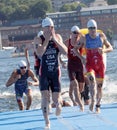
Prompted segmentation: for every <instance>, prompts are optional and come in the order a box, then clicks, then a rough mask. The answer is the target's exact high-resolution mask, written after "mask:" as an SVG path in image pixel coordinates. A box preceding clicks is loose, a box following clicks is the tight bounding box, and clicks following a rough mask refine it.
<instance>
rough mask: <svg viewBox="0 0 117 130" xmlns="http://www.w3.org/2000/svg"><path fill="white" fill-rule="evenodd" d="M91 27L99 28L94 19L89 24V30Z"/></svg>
mask: <svg viewBox="0 0 117 130" xmlns="http://www.w3.org/2000/svg"><path fill="white" fill-rule="evenodd" d="M90 27H96V28H97V23H96V21H95V20H93V19H90V20H89V21H88V23H87V28H90Z"/></svg>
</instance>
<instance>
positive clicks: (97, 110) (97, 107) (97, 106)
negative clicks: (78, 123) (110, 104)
mask: <svg viewBox="0 0 117 130" xmlns="http://www.w3.org/2000/svg"><path fill="white" fill-rule="evenodd" d="M95 110H96V111H95V113H97V114H99V113H100V112H101V111H100V105H96V109H95Z"/></svg>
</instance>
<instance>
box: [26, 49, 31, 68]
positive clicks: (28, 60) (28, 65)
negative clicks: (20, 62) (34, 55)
mask: <svg viewBox="0 0 117 130" xmlns="http://www.w3.org/2000/svg"><path fill="white" fill-rule="evenodd" d="M25 57H26V61H27V67H28V68H30V59H29V52H28V48H25Z"/></svg>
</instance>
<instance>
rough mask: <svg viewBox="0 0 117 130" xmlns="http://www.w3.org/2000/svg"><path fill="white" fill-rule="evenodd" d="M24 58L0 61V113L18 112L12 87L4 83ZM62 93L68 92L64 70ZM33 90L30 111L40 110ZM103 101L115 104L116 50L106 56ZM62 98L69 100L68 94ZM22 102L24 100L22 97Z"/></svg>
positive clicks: (38, 94)
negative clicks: (7, 86)
mask: <svg viewBox="0 0 117 130" xmlns="http://www.w3.org/2000/svg"><path fill="white" fill-rule="evenodd" d="M21 59H23V60H25V57H18V58H8V59H0V106H1V107H0V112H4V111H15V110H18V106H17V103H16V99H15V93H14V85H12V86H10V87H9V88H6V87H5V83H6V81H7V79H8V78H9V76H10V74H11V73H12V71H13V70H14V69H15V68H17V65H18V62H19V61H20V60H21ZM30 59H31V68H32V69H33V63H34V59H33V57H30ZM61 83H62V91H65V90H68V86H69V80H68V76H67V71H66V69H62V78H61ZM32 90H33V102H32V106H31V109H37V108H40V100H41V97H40V91H39V88H38V87H32ZM103 94H104V96H103V99H102V103H113V102H117V50H116V49H115V50H114V51H113V52H111V53H108V54H107V71H106V78H105V83H104V87H103ZM64 98H66V99H67V100H69V97H68V94H65V95H64ZM24 102H26V98H25V96H24Z"/></svg>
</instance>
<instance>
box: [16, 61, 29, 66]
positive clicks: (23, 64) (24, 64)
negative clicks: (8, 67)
mask: <svg viewBox="0 0 117 130" xmlns="http://www.w3.org/2000/svg"><path fill="white" fill-rule="evenodd" d="M18 65H19V67H25V66H27V65H26V62H25V61H24V60H21V61H20V62H19V64H18Z"/></svg>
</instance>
